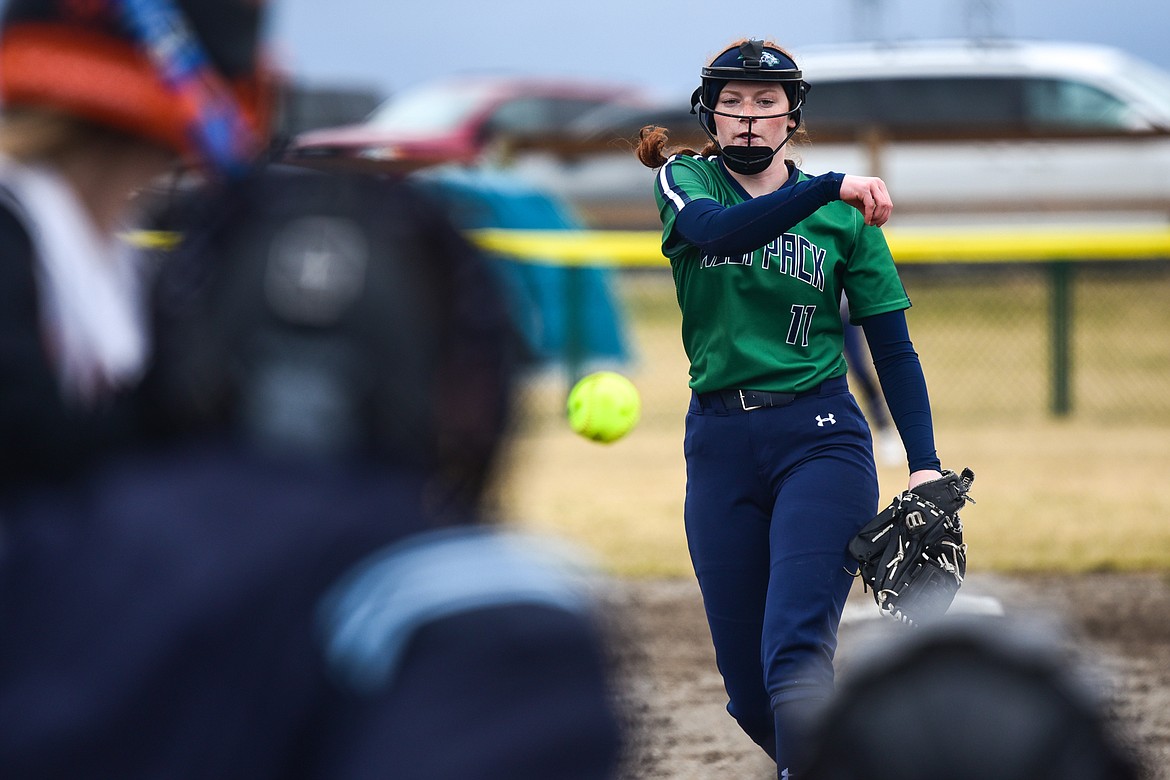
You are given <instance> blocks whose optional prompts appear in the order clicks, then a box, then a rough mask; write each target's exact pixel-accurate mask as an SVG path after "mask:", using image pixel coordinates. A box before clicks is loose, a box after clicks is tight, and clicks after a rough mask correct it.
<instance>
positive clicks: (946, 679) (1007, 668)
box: [802, 616, 1144, 780]
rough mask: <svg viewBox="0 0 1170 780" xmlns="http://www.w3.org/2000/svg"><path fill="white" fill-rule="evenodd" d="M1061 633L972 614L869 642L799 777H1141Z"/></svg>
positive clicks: (1089, 673) (817, 732) (1090, 674)
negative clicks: (1066, 648)
mask: <svg viewBox="0 0 1170 780" xmlns="http://www.w3.org/2000/svg"><path fill="white" fill-rule="evenodd" d="M1065 642H1066V638H1065V637H1064V634H1063V631H1061V630H1059V628H1058V627H1051V626H1043V627H1042V626H1038V625H1037V624H1035V623H1034V622H1031V623H1025V622H1023V621H1022V620H1020V619H1004V618H998V617H974V616H968V617H965V618H948V619H947V620H946V621H943V622H941V623H938V624H936V625H934V626H931V627H928V628H923V629H918V630H916V631H915V632H912V633H906V632H898V634H897V635H896V637H887V638H886V639H885V641H876V642H870V643H868V644H867V645H866V650H865V654H864V655H863V656H862V657H861V658H860V659H859V660H858V662H857V664H856V666H855V667H854V668H852V669H851V670H850V672H849V673H848V674H845V675H843V678H842V684H841V686H840V687H839V689H838V690H837V692H836V694H835V696H834V698H833V699H832V700H831V701H830V702H829V703H828V706H827V707H826V708H825V710H824V712H822V713H821V715H820V717H819V719H816V720H814V723H815V725H814V727H813V728H812V737H811V739H810V740H809V742H808V745H809V752H810V754H811V755H810V757H809V762H808V771H807V772H806V773H805V774H804V775H803V778H802V780H933V778H938V777H946V778H953V780H968V778H970V780H975V779H976V778H979V779H980V780H982V778H989V777H994V778H999V779H1000V780H1137V778H1139V777H1142V776H1144V775H1143V771H1142V767H1141V764H1140V761H1139V757H1138V754H1137V753H1136V751H1135V750H1134V749H1133V748H1132V746H1131V745H1129V744H1128V743H1127V741H1126V740H1125V739H1124V735H1123V734H1122V733H1120V731H1119V730H1118V728H1117V726H1116V724H1115V723H1114V722H1112V721H1111V720H1110V718H1109V716H1108V708H1107V706H1106V702H1105V700H1104V697H1103V696H1102V693H1104V688H1103V686H1099V685H1094V684H1093V682H1094V676H1095V672H1094V670H1092V669H1091V668H1088V667H1086V666H1085V665H1084V664H1082V663H1080V662H1078V661H1077V659H1076V658H1075V657H1074V656H1073V655H1072V654H1071V653H1069V652H1068V651H1067V650H1065V649H1064V647H1063V646H1062V645H1063V643H1065Z"/></svg>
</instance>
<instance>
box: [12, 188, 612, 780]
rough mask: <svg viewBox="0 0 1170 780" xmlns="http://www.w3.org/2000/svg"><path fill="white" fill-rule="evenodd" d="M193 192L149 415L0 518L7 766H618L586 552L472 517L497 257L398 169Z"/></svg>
mask: <svg viewBox="0 0 1170 780" xmlns="http://www.w3.org/2000/svg"><path fill="white" fill-rule="evenodd" d="M195 211H196V213H195V216H194V217H192V222H191V224H189V225H187V226H186V228H185V230H184V233H185V235H186V236H187V237H188V238H186V239H185V240H184V242H183V245H182V247H181V248H180V249H179V250H178V252H177V254H175V256H174V257H172V258H171V259H170V260H169V261H168V262H166V263H165V264H164V265H163V266H162V269H161V271H160V274H159V278H158V280H157V305H156V312H157V314H156V324H155V333H156V338H157V348H156V358H155V362H154V365H153V366H152V369H151V372H150V374H149V375H148V376H147V378H146V380H145V382H144V384H143V396H144V397H146V398H148V399H150V403H151V407H152V408H153V409H155V410H156V412H157V413H156V414H155V415H154V416H153V418H152V419H153V421H154V424H153V425H152V427H151V430H152V431H153V436H152V437H151V438H150V440H148V441H145V442H143V443H141V444H140V445H139V447H138V448H137V449H136V450H135V451H131V452H127V453H126V454H124V455H123V456H121V457H119V458H116V459H114V458H111V459H107V461H106V462H104V463H103V464H101V465H100V466H99V467H94V468H92V469H91V470H90V474H89V475H88V476H87V477H86V478H85V479H82V480H78V482H77V484H76V486H75V487H73V488H72V489H71V490H69V491H68V492H66V491H63V490H58V491H54V492H51V493H50V492H46V493H44V494H42V495H39V496H32V497H29V498H27V499H26V500H25V501H23V502H22V503H21V504H20V505H19V506H18V507H17V508H16V510H15V511H13V512H11V513H9V514H6V515H5V517H4V518H3V524H4V532H5V542H4V557H3V559H2V561H0V626H2V627H3V637H4V638H3V640H0V766H3V767H5V774H6V775H7V776H11V777H21V778H33V777H45V778H48V777H120V778H139V777H167V778H185V777H190V778H217V779H222V778H249V780H257V779H258V778H277V777H280V778H291V777H304V778H331V779H334V778H336V779H344V778H387V777H394V778H426V779H427V780H443V779H444V778H452V779H453V778H501V779H503V778H508V779H512V778H603V777H610V776H612V775H613V773H614V771H615V764H616V761H617V758H618V756H619V753H620V747H621V735H620V731H619V728H618V721H619V718H618V717H617V714H616V713H615V711H614V708H613V704H612V698H611V691H610V689H609V680H608V674H607V664H606V648H605V646H604V639H603V633H604V632H603V630H602V628H601V626H600V625H599V623H598V621H597V616H596V614H595V611H594V607H593V603H592V599H591V596H590V593H589V588H588V579H587V577H586V576H585V575H587V573H588V572H587V567H586V568H582V567H581V566H580V565H579V564H578V563H577V562H576V561H575V556H574V554H573V552H572V551H571V550H565V549H563V547H561V546H558V545H557V544H555V543H553V542H552V541H550V540H543V539H539V538H535V537H530V536H525V535H521V534H518V533H514V532H505V531H503V530H500V529H495V528H491V527H490V526H489V524H488V523H487V522H486V518H485V515H484V512H483V510H482V509H481V504H482V503H483V502H482V501H481V496H482V495H483V493H484V489H485V487H486V486H487V485H488V484H489V483H490V481H491V473H492V466H493V464H494V462H495V460H496V455H497V452H498V449H499V447H500V445H501V442H502V439H503V437H504V435H505V433H506V426H507V421H508V420H509V417H510V414H509V410H510V405H511V399H512V393H511V382H512V366H513V363H514V356H513V350H514V348H515V344H516V340H515V337H514V332H513V328H512V323H511V321H510V319H509V316H508V313H507V309H506V304H505V303H504V299H503V296H502V294H501V292H500V290H499V288H498V284H497V281H496V276H495V273H494V269H491V268H490V267H488V266H487V264H486V261H484V260H483V259H482V258H481V256H480V255H479V254H478V253H477V251H475V249H474V248H473V247H472V246H471V245H469V244H468V243H467V242H466V241H465V240H463V238H462V237H461V236H460V235H459V234H458V233H457V232H456V231H455V229H454V228H452V227H451V226H450V224H449V223H448V222H447V219H446V217H445V215H443V214H442V213H440V212H438V211H436V210H435V209H434V208H432V207H431V206H430V205H428V201H426V200H424V199H422V198H421V196H420V195H419V194H418V193H417V192H413V191H411V190H409V189H407V188H406V185H402V184H397V183H393V182H390V181H385V180H377V179H372V178H360V177H356V176H352V177H351V176H332V175H326V174H320V173H311V172H308V171H298V170H282V169H279V168H275V169H269V170H268V171H266V172H264V173H263V174H258V175H256V176H254V177H252V178H248V179H245V180H243V181H241V182H238V183H236V184H235V185H234V186H233V187H231V188H230V189H229V190H228V192H227V193H225V195H224V197H223V200H222V201H219V202H215V203H212V204H210V207H209V204H206V203H205V204H203V207H201V208H199V209H196V210H195Z"/></svg>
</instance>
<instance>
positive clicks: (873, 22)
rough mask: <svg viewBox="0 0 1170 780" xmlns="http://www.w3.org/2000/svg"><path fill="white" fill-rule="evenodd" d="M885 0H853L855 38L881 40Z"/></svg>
mask: <svg viewBox="0 0 1170 780" xmlns="http://www.w3.org/2000/svg"><path fill="white" fill-rule="evenodd" d="M883 2H884V0H853V40H855V41H880V40H882V39H883V38H884V37H885V36H884V34H883V32H882V4H883Z"/></svg>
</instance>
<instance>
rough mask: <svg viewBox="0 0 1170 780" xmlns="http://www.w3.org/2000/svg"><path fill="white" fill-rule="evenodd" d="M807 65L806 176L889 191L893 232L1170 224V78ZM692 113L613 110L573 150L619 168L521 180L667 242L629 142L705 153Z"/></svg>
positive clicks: (1031, 62)
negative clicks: (655, 128) (869, 178)
mask: <svg viewBox="0 0 1170 780" xmlns="http://www.w3.org/2000/svg"><path fill="white" fill-rule="evenodd" d="M794 54H795V55H796V61H797V62H798V63H799V64H800V66H801V68H802V70H803V72H804V74H805V78H806V79H807V80H808V81H809V83H811V84H812V89H811V91H810V92H809V96H808V109H807V110H806V111H805V121H806V126H807V128H808V130H809V133H810V137H811V140H812V143H811V144H810V145H808V146H805V147H801V148H800V149H798V150H795V153H796V155H797V156H798V157H799V158H800V161H801V167H802V168H803V169H804V170H805V171H807V172H809V173H814V174H815V173H822V172H824V171H829V170H836V171H842V172H846V173H858V174H867V173H868V174H871V175H880V176H882V177H883V178H885V179H886V181H887V183H888V184H889V187H890V191H891V193H892V195H893V197H894V203H895V208H894V215H895V216H894V220H893V222H892V223H891V224H906V223H931V222H940V221H942V222H955V221H959V222H966V221H968V220H970V219H971V218H975V219H979V220H982V221H989V220H992V221H996V222H1009V223H1010V222H1014V221H1028V222H1037V221H1060V222H1063V221H1068V220H1078V221H1086V220H1090V221H1094V222H1101V221H1141V222H1151V221H1153V222H1166V221H1168V220H1170V74H1167V73H1165V72H1163V71H1161V70H1158V69H1156V68H1154V67H1153V66H1152V65H1149V64H1146V63H1144V62H1141V61H1138V60H1135V59H1134V58H1132V57H1129V56H1128V55H1126V54H1124V53H1123V52H1121V51H1119V50H1117V49H1113V48H1108V47H1103V46H1092V45H1084V44H1069V43H1040V42H1031V41H1018V40H991V41H985V42H973V41H930V42H913V43H887V44H872V45H868V44H867V45H847V46H846V45H841V46H831V47H815V48H814V47H809V48H805V49H797V50H796V51H795V52H794ZM686 107H687V98H686V96H680V97H679V98H678V99H676V100H675V101H673V102H672V103H671V104H669V105H663V106H659V107H657V108H653V109H646V108H640V109H636V108H635V109H631V108H624V107H618V108H613V107H609V108H606V109H603V110H602V111H600V112H598V114H597V115H595V116H592V117H589V116H587V117H585V118H584V119H583V121H580V122H578V124H577V125H576V126H575V127H571V128H568V129H569V131H570V132H569V137H570V138H571V137H572V136H573V131H576V133H577V137H579V138H583V139H588V140H590V141H591V142H592V143H593V144H594V148H596V147H597V146H602V147H603V148H608V149H615V148H616V149H622V150H623V151H622V152H611V153H610V154H602V155H598V156H595V157H593V158H592V159H591V160H590V161H584V160H582V159H578V160H577V161H576V162H575V163H574V162H571V163H569V164H566V165H549V164H548V161H547V160H546V161H545V164H544V165H543V167H542V166H541V165H535V164H532V163H531V161H530V162H529V164H524V163H523V162H521V163H520V164H519V165H518V166H517V171H518V172H519V173H521V174H528V175H530V176H531V177H532V178H533V179H535V180H536V181H538V182H539V183H541V184H544V185H545V186H547V187H548V188H550V189H552V190H553V191H555V192H557V193H558V194H560V195H562V196H564V197H566V198H568V199H569V200H570V201H572V202H573V203H574V204H575V205H576V206H578V208H579V210H580V211H581V212H582V213H583V215H585V217H586V221H588V222H590V223H592V224H594V225H597V226H602V227H654V226H656V225H657V224H658V220H657V213H656V212H655V211H654V209H653V203H652V201H651V199H650V198H649V191H650V181H651V177H650V175H649V174H648V173H647V171H646V169H645V168H643V167H642V166H641V165H640V164H638V163H637V161H636V160H634V159H633V154H632V153H630V152H629V151H626V150H625V149H627V148H628V146H629V144H625V145H622V144H618V143H616V139H619V138H621V139H630V138H636V137H637V132H638V128H639V127H641V126H642V125H644V124H649V123H656V124H663V125H665V126H667V127H669V128H670V129H671V130H672V135H671V137H672V139H673V140H675V141H678V142H685V143H688V144H697V145H698V146H696V148H698V147H699V146H701V145H702V144H703V143H704V142H705V139H704V138H703V136H702V134H701V133H700V132H699V128H698V124H697V122H696V119H695V117H694V116H693V115H690V114H688V113H687V108H686ZM790 153H791V152H790Z"/></svg>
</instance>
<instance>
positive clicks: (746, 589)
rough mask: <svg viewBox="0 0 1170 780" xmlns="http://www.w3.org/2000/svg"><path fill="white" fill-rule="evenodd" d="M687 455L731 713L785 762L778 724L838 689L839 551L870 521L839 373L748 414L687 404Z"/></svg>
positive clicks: (701, 566)
mask: <svg viewBox="0 0 1170 780" xmlns="http://www.w3.org/2000/svg"><path fill="white" fill-rule="evenodd" d="M684 451H685V453H686V461H687V493H686V508H685V519H686V531H687V544H688V546H689V548H690V554H691V561H692V563H693V564H694V567H695V575H696V576H697V577H698V580H699V586H700V589H701V590H702V594H703V603H704V607H705V609H706V612H707V621H708V624H709V625H710V627H711V638H712V641H713V642H714V645H715V655H716V661H717V663H718V666H719V672H720V674H722V676H723V681H724V686H725V688H726V690H727V695H728V698H729V702H728V705H727V709H728V712H730V713H731V715H732V716H733V717H734V718H735V719H736V720H737V721H738V722H739V724H740V726H741V728H743V730H744V731H745V732H746V733H747V734H748V736H750V737H751V738H752V739H753V740H755V741H756V742H757V743H758V744H759V745H761V747H763V748H764V749H765V750H767V751H768V753H769V754H770V755H772V756H773V757H774V758H776V759H777V764H778V766H787V765H788V764H787V762H788V761H789V760H790V756H791V753H792V749H793V746H792V745H790V744H784V743H786V742H789V743H790V742H792V741H793V740H792V739H791V734H790V733H789V732H787V731H786V728H785V727H784V726H783V725H782V724H781V725H777V724H778V722H779V721H783V720H784V716H783V714H784V712H785V711H789V712H791V711H794V710H799V709H802V708H803V707H805V706H807V705H808V704H809V703H810V701H811V700H821V699H824V698H827V697H828V696H829V695H830V693H831V692H832V687H833V655H834V653H835V651H836V647H837V627H838V624H839V623H840V620H841V610H842V608H843V607H844V604H845V599H846V597H847V596H848V594H849V589H850V586H851V584H852V576H851V572H853V571H856V564H855V563H854V562H853V561H852V559H851V558H850V557H849V555H848V553H847V551H846V547H847V545H848V543H849V540H850V539H851V538H852V537H853V535H854V534H856V533H857V531H858V530H859V529H860V528H861V526H862V525H863V524H864V523H865V522H866V521H868V520H869V519H870V518H871V517H873V515H874V514H875V513H876V511H877V503H878V483H877V473H876V470H875V467H874V458H873V441H872V438H871V436H870V431H869V426H868V424H867V423H866V421H865V417H864V415H862V413H861V410H860V408H859V407H858V405H857V402H856V400H855V399H854V397H853V396H852V395H851V394H850V393H849V388H848V383H847V382H846V380H845V378H844V377H841V378H839V379H834V380H829V381H827V382H825V383H824V384H822V385H821V388H820V390H819V392H818V393H816V394H809V395H805V396H801V397H798V398H797V399H796V400H795V401H793V402H792V403H790V404H789V405H787V406H780V407H769V408H762V409H755V410H752V411H747V412H745V411H743V410H741V409H740V410H736V409H729V408H727V407H724V406H723V405H722V404H720V403H719V402H718V401H710V400H709V398H708V396H703V399H702V400H700V398H699V397H696V396H694V395H692V400H691V406H690V409H689V410H688V413H687V424H686V438H685V444H684ZM786 734H788V738H786Z"/></svg>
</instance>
